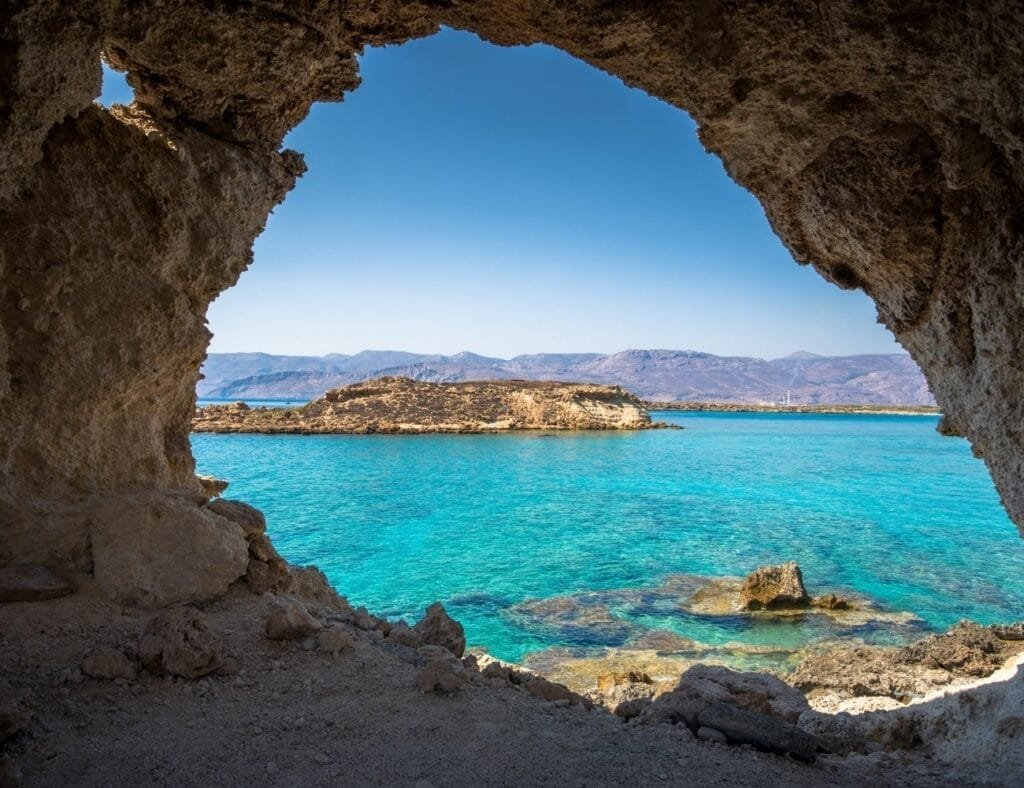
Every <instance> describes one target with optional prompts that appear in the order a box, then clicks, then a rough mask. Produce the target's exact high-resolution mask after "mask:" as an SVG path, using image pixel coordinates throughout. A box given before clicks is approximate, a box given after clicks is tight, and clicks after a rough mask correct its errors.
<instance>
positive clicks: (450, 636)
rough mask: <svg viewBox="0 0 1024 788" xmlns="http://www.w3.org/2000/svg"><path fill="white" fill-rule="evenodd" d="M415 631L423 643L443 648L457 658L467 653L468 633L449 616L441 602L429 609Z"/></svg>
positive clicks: (414, 628)
mask: <svg viewBox="0 0 1024 788" xmlns="http://www.w3.org/2000/svg"><path fill="white" fill-rule="evenodd" d="M413 631H414V632H415V633H416V634H417V635H419V636H420V640H421V641H422V642H423V643H426V644H428V645H432V646H442V647H443V648H446V649H448V650H449V651H450V652H452V654H454V655H455V656H456V657H461V656H462V655H463V654H464V653H465V651H466V633H465V631H464V630H463V629H462V624H460V623H459V622H458V621H456V620H455V619H454V618H452V617H451V616H449V615H448V613H447V612H445V609H444V605H442V604H441V603H440V602H435V603H434V604H432V605H431V606H430V607H428V608H427V612H426V614H425V615H424V616H423V618H421V619H420V620H419V622H418V623H417V624H416V626H415V627H413Z"/></svg>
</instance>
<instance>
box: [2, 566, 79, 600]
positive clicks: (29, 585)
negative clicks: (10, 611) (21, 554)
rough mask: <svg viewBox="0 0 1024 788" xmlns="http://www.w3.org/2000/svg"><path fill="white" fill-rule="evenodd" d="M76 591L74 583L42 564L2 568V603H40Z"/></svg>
mask: <svg viewBox="0 0 1024 788" xmlns="http://www.w3.org/2000/svg"><path fill="white" fill-rule="evenodd" d="M75 590H76V586H75V584H74V583H73V582H71V581H70V580H68V579H67V578H66V577H63V576H62V575H59V574H57V573H56V572H54V571H53V570H52V569H49V568H47V567H45V566H42V565H40V564H15V565H13V566H4V567H0V602H38V601H39V600H42V599H55V598H57V597H61V596H66V595H67V594H71V593H74V592H75Z"/></svg>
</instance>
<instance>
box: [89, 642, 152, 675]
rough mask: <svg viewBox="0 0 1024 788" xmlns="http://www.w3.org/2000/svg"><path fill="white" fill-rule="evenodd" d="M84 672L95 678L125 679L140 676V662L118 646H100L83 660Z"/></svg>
mask: <svg viewBox="0 0 1024 788" xmlns="http://www.w3.org/2000/svg"><path fill="white" fill-rule="evenodd" d="M82 673H84V674H85V675H86V676H91V677H92V678H94V679H109V680H114V679H125V680H126V681H134V680H135V679H137V678H138V677H139V663H138V662H136V661H135V660H134V659H131V658H129V657H128V656H127V655H126V654H125V653H124V652H123V651H121V650H120V649H116V648H109V647H105V648H100V649H97V650H96V651H94V652H93V653H92V654H90V655H89V656H88V657H86V658H85V659H84V660H83V661H82Z"/></svg>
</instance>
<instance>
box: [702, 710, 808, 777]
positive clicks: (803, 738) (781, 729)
mask: <svg viewBox="0 0 1024 788" xmlns="http://www.w3.org/2000/svg"><path fill="white" fill-rule="evenodd" d="M698 723H699V727H698V728H697V730H698V731H700V730H702V729H707V728H710V729H712V730H714V731H718V732H720V733H722V734H724V736H725V738H726V740H727V741H729V742H731V743H733V744H749V745H750V746H752V747H756V748H757V749H759V750H764V751H765V752H773V753H776V754H778V755H792V756H793V757H794V758H798V759H799V760H801V761H807V762H808V763H813V762H814V761H815V760H816V759H817V757H818V740H817V739H816V738H815V737H814V736H812V735H811V734H809V733H807V732H806V731H804V730H801V729H800V728H798V727H797V726H796V725H792V724H790V723H788V722H783V721H782V720H780V719H778V718H777V717H773V716H771V715H769V714H761V713H759V712H756V711H750V710H749V709H743V708H740V707H739V706H734V705H732V704H731V703H714V704H712V705H710V706H708V707H707V708H705V709H702V710H701V712H700V714H699V715H698Z"/></svg>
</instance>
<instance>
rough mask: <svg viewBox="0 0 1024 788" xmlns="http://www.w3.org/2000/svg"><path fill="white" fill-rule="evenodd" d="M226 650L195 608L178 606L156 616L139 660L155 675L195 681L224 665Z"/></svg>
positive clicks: (143, 640)
mask: <svg viewBox="0 0 1024 788" xmlns="http://www.w3.org/2000/svg"><path fill="white" fill-rule="evenodd" d="M226 651H227V649H226V647H225V645H224V641H223V640H222V639H221V637H220V636H219V635H218V634H217V633H216V632H214V631H213V630H212V629H211V628H210V625H209V624H208V623H207V620H206V616H204V615H203V614H202V613H201V612H200V611H199V610H197V609H196V608H194V607H186V606H178V607H172V608H169V609H168V610H164V611H163V612H161V613H158V614H157V615H155V616H153V618H151V619H150V620H149V623H147V624H146V628H145V630H144V631H143V633H142V638H141V639H140V640H139V658H140V659H141V660H142V664H143V665H144V666H145V667H146V669H147V670H149V671H151V672H153V673H169V674H172V675H175V676H181V677H182V678H186V679H195V678H199V677H201V676H205V675H207V674H209V673H213V672H214V671H215V670H217V669H218V668H220V666H221V665H223V664H224V658H225V654H226Z"/></svg>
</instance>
